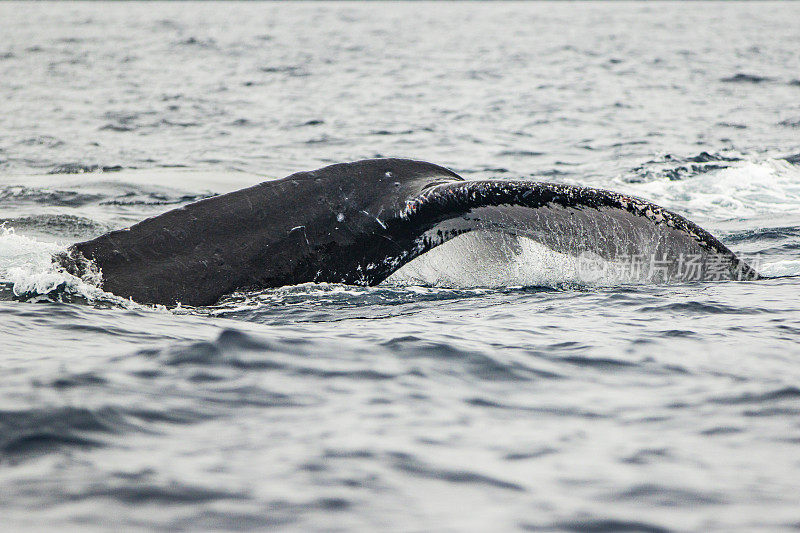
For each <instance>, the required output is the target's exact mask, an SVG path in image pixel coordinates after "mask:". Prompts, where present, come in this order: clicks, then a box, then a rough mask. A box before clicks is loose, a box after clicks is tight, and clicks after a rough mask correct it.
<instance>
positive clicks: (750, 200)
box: [611, 159, 800, 220]
mask: <svg viewBox="0 0 800 533" xmlns="http://www.w3.org/2000/svg"><path fill="white" fill-rule="evenodd" d="M725 165H726V167H725V168H719V169H715V170H711V171H707V172H700V173H697V174H695V175H690V176H687V177H684V178H682V179H678V180H675V179H670V178H669V175H670V173H669V172H668V171H665V170H661V172H660V174H661V176H662V177H661V178H660V179H654V180H652V181H647V182H644V183H630V182H629V181H626V180H625V179H623V177H618V178H617V179H616V180H615V181H614V183H613V185H611V187H612V188H614V189H618V190H620V192H627V193H630V194H632V195H635V196H641V197H643V198H647V199H648V200H650V201H652V202H655V203H657V204H660V205H663V206H665V207H668V208H669V209H671V210H673V211H677V212H681V213H691V214H692V217H694V218H701V217H705V218H708V219H717V220H730V219H734V218H740V219H750V218H754V217H760V216H764V215H770V216H772V215H776V214H787V215H794V214H796V213H797V206H798V205H799V204H800V166H797V165H793V164H791V163H790V162H788V161H786V160H785V159H763V160H754V159H746V160H741V161H727V162H726V163H725Z"/></svg>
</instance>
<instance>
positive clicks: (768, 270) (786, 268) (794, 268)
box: [758, 259, 800, 276]
mask: <svg viewBox="0 0 800 533" xmlns="http://www.w3.org/2000/svg"><path fill="white" fill-rule="evenodd" d="M758 271H759V272H760V273H761V274H762V275H764V276H800V260H796V259H788V260H784V261H775V262H774V263H766V264H764V265H762V266H761V267H760V268H759V269H758Z"/></svg>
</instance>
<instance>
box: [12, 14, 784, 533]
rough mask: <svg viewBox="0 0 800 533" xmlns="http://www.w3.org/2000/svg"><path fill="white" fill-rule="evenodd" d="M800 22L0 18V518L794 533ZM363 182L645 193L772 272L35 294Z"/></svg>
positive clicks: (710, 18) (320, 527)
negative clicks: (84, 256) (284, 184)
mask: <svg viewBox="0 0 800 533" xmlns="http://www.w3.org/2000/svg"><path fill="white" fill-rule="evenodd" d="M798 20H800V4H796V3H744V4H742V3H736V4H724V3H688V4H678V3H636V4H633V3H599V2H598V3H588V4H583V3H541V4H540V3H497V4H477V3H449V2H448V3H441V4H438V3H437V4H433V3H425V2H420V3H375V4H355V3H354V4H349V3H336V4H329V3H297V4H290V5H284V4H269V3H267V4H264V3H244V4H239V3H225V4H217V3H199V4H198V3H184V2H181V3H174V4H172V3H170V4H166V3H142V4H138V3H120V4H95V3H86V4H84V3H0V222H2V223H4V225H3V227H2V228H1V229H0V334H2V344H0V495H2V497H0V517H1V518H0V524H2V526H3V527H4V528H5V529H6V530H21V531H27V530H30V531H40V530H42V529H45V528H59V529H66V530H72V529H81V530H87V531H118V530H170V531H174V530H182V531H198V530H225V531H228V530H265V529H285V530H298V531H371V530H386V531H453V532H455V531H459V532H460V531H513V530H527V531H591V532H597V531H648V532H661V531H725V532H727V531H747V532H750V531H780V530H796V529H798V528H800V496H798V494H800V362H799V359H798V358H800V349H798V342H800V283H799V282H798V278H797V277H796V276H797V275H798V274H800V254H799V253H798V250H800V166H798V164H799V163H800V157H798V156H796V155H795V156H794V157H792V156H793V154H798V153H800V54H798V50H800V30H798V26H797V21H798ZM380 156H386V157H389V156H391V157H412V158H416V159H423V160H429V161H432V162H435V163H438V164H441V165H444V166H447V167H449V168H451V169H453V170H454V171H456V172H458V173H460V174H462V175H463V176H465V177H466V178H509V179H535V180H547V181H556V182H563V183H571V184H582V185H590V186H595V187H603V188H610V189H614V190H619V191H625V192H628V193H631V194H635V195H639V196H642V197H645V198H647V199H649V200H652V201H654V202H656V203H659V204H660V205H663V206H665V207H667V208H669V209H672V210H674V211H676V212H679V213H681V214H683V215H685V216H687V217H688V218H690V219H692V220H694V221H695V222H698V223H699V224H701V225H702V226H703V227H706V228H707V229H709V230H710V231H712V232H713V233H714V234H715V235H717V236H719V237H720V238H721V239H722V240H723V242H725V243H726V244H727V245H728V246H729V247H730V248H731V249H733V250H735V251H736V252H737V253H740V254H743V255H744V256H746V257H748V258H750V260H751V261H753V262H754V264H755V265H756V266H757V267H758V268H759V269H761V270H762V271H763V272H765V273H767V274H770V275H772V276H777V277H774V278H773V279H768V280H763V281H758V282H750V283H744V282H741V283H739V282H726V283H722V282H719V283H713V282H712V283H703V284H698V283H695V284H679V285H616V286H611V287H583V286H575V285H572V284H569V283H554V284H552V286H546V287H524V286H510V287H507V288H502V289H496V288H495V289H488V288H482V287H461V288H432V287H424V286H406V287H403V286H382V287H373V288H364V287H350V286H343V285H324V284H323V285H314V284H309V285H302V286H297V287H284V288H280V289H274V290H266V291H261V292H251V293H237V294H234V295H231V296H229V297H226V298H224V299H223V300H222V301H221V302H219V303H218V304H217V305H214V306H211V307H207V308H185V307H181V308H178V309H164V308H152V307H148V306H142V305H138V304H135V303H133V302H126V301H123V300H120V299H119V298H116V297H113V296H112V295H109V294H106V293H102V291H100V290H99V289H96V288H93V287H91V286H88V285H85V284H81V283H78V282H77V281H76V280H74V279H69V278H68V277H66V276H65V275H64V274H61V273H58V272H56V271H54V270H53V268H52V267H51V265H50V255H51V254H52V253H54V252H57V251H59V250H61V249H63V248H64V247H65V246H67V245H68V244H70V243H72V242H76V241H80V240H85V239H88V238H91V237H93V236H96V235H99V234H102V233H104V232H106V231H109V230H111V229H115V228H121V227H125V226H128V225H130V224H133V223H135V222H137V221H139V220H141V219H143V218H145V217H148V216H152V215H155V214H158V213H161V212H163V211H165V210H168V209H172V208H175V207H179V206H181V205H184V204H186V203H188V202H191V201H195V200H198V199H201V198H205V197H208V196H211V195H214V194H219V193H224V192H227V191H231V190H235V189H237V188H241V187H244V186H248V185H252V184H254V183H257V182H259V181H263V180H264V179H268V178H276V177H282V176H284V175H287V174H289V173H292V172H296V171H300V170H309V169H313V168H317V167H320V166H323V165H326V164H330V163H334V162H342V161H350V160H355V159H362V158H368V157H380ZM456 262H457V261H456ZM48 293H49V295H48ZM43 294H44V295H45V296H42V295H43ZM53 300H60V302H56V303H54V302H53ZM36 302H39V303H36Z"/></svg>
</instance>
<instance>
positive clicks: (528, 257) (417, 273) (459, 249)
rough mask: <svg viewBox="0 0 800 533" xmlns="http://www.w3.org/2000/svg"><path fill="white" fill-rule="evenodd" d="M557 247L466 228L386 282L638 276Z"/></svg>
mask: <svg viewBox="0 0 800 533" xmlns="http://www.w3.org/2000/svg"><path fill="white" fill-rule="evenodd" d="M588 259H589V261H588V262H587V257H586V254H584V255H582V256H581V257H576V256H574V255H570V254H564V253H561V252H557V251H555V250H552V249H550V248H548V247H547V246H544V245H543V244H540V243H538V242H536V241H534V240H531V239H529V238H527V237H520V236H514V235H509V234H506V233H499V232H490V231H471V232H469V233H464V234H462V235H459V236H458V237H455V238H453V239H451V240H449V241H447V242H445V243H443V244H441V245H439V246H437V247H436V248H433V249H432V250H430V251H428V252H426V253H424V254H422V255H421V256H419V257H417V258H415V259H414V260H412V261H410V262H408V263H406V264H405V265H403V266H402V267H400V268H399V269H398V270H397V271H395V272H394V273H393V274H392V275H391V276H389V277H388V278H387V279H386V281H385V282H384V283H387V284H390V285H395V286H399V285H426V286H434V287H452V288H469V287H509V286H512V287H518V286H528V287H535V286H539V287H552V286H558V285H561V284H565V283H574V284H580V285H618V284H620V283H630V282H636V281H640V280H637V279H621V278H620V277H619V276H617V275H610V274H609V273H614V272H616V270H615V269H614V268H609V267H608V265H607V264H606V262H605V261H604V260H603V259H602V258H600V257H599V256H595V255H594V254H592V256H591V257H588Z"/></svg>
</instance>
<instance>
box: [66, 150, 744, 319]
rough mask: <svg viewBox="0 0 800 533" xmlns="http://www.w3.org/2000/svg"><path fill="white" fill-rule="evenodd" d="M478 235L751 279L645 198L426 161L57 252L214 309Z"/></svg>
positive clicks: (110, 287) (343, 171) (159, 293)
mask: <svg viewBox="0 0 800 533" xmlns="http://www.w3.org/2000/svg"><path fill="white" fill-rule="evenodd" d="M470 232H481V233H482V234H496V235H503V236H511V237H514V238H525V239H529V240H532V241H535V242H537V243H540V244H541V245H543V246H545V247H548V248H550V249H552V250H555V251H557V252H559V253H563V254H568V255H570V256H575V257H579V256H580V257H585V258H589V259H591V260H597V261H600V262H614V261H616V262H620V261H622V260H629V261H634V260H637V259H636V258H638V260H639V261H641V262H647V261H649V262H650V263H653V262H654V261H658V262H659V266H660V268H659V270H658V275H657V276H655V278H654V281H670V280H676V279H677V280H681V279H686V280H690V281H692V280H696V279H754V278H756V277H758V274H757V273H756V272H755V271H754V270H752V269H751V268H750V267H749V266H747V265H746V264H745V263H744V262H742V261H741V260H739V259H738V258H737V257H736V256H735V255H734V254H733V253H732V252H731V251H730V250H728V249H727V248H726V247H725V246H724V245H723V244H722V243H720V242H719V241H718V240H717V239H716V238H715V237H713V236H712V235H711V234H709V233H708V232H706V231H705V230H703V229H702V228H700V227H699V226H697V225H696V224H694V223H692V222H690V221H688V220H686V219H685V218H683V217H681V216H680V215H677V214H675V213H672V212H670V211H667V210H666V209H663V208H661V207H659V206H656V205H654V204H652V203H650V202H647V201H645V200H641V199H638V198H633V197H629V196H625V195H621V194H617V193H613V192H610V191H603V190H599V189H591V188H585V187H574V186H568V185H560V184H551V183H541V182H532V181H506V180H482V181H464V180H463V179H462V178H461V177H460V176H458V175H457V174H455V173H453V172H452V171H450V170H447V169H445V168H443V167H440V166H437V165H434V164H431V163H426V162H422V161H411V160H403V159H373V160H364V161H357V162H354V163H343V164H337V165H331V166H328V167H325V168H321V169H318V170H314V171H310V172H299V173H297V174H292V175H291V176H288V177H286V178H283V179H280V180H274V181H267V182H264V183H261V184H258V185H255V186H253V187H250V188H247V189H242V190H240V191H235V192H232V193H229V194H225V195H220V196H216V197H213V198H208V199H205V200H201V201H199V202H195V203H193V204H189V205H186V206H184V207H181V208H179V209H175V210H172V211H169V212H167V213H164V214H162V215H159V216H156V217H153V218H149V219H146V220H144V221H142V222H140V223H138V224H136V225H134V226H131V227H130V228H128V229H124V230H118V231H113V232H111V233H108V234H105V235H102V236H100V237H98V238H96V239H93V240H90V241H86V242H82V243H78V244H75V245H73V246H72V247H71V248H70V249H69V250H68V252H67V253H66V254H64V255H62V256H61V257H59V258H58V261H59V262H60V263H61V264H62V265H64V266H65V267H66V268H67V269H68V270H70V271H71V272H73V273H76V274H78V275H87V273H88V272H90V271H93V270H95V271H97V273H98V274H99V275H100V277H101V279H102V287H103V289H105V290H107V291H109V292H112V293H114V294H117V295H119V296H123V297H126V298H132V299H133V300H136V301H138V302H141V303H158V304H164V305H173V304H176V303H178V302H180V303H182V304H187V305H208V304H212V303H214V302H216V301H217V300H218V299H219V298H220V297H221V296H223V295H225V294H228V293H230V292H233V291H235V290H245V289H260V288H267V287H277V286H282V285H292V284H299V283H305V282H332V283H349V284H362V285H374V284H377V283H380V282H382V281H383V280H385V279H386V278H387V277H389V276H390V275H391V274H392V273H393V272H395V271H397V270H398V269H399V268H401V267H402V266H403V265H405V264H407V263H409V262H410V261H412V260H414V259H415V258H417V257H419V256H421V255H423V254H425V253H427V252H429V251H430V250H433V249H434V248H436V247H438V246H440V245H442V244H443V243H446V242H448V241H450V240H452V239H454V238H456V237H459V236H460V235H464V234H467V233H470Z"/></svg>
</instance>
